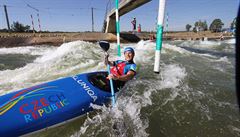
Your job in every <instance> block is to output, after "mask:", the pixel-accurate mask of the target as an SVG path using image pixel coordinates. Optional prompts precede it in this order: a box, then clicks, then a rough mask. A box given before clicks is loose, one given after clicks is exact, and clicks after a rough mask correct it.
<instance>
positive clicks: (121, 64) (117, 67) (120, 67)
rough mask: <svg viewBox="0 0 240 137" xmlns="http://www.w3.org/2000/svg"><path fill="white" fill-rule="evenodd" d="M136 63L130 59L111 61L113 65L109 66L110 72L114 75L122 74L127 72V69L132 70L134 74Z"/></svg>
mask: <svg viewBox="0 0 240 137" xmlns="http://www.w3.org/2000/svg"><path fill="white" fill-rule="evenodd" d="M136 68H137V65H136V64H135V63H134V62H133V61H131V62H128V61H123V60H117V61H115V62H113V67H112V68H111V73H112V74H114V75H116V76H122V75H125V74H127V73H128V72H129V71H133V72H134V73H135V75H136Z"/></svg>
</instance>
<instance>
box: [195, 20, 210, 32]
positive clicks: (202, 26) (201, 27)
mask: <svg viewBox="0 0 240 137" xmlns="http://www.w3.org/2000/svg"><path fill="white" fill-rule="evenodd" d="M194 26H195V27H194V28H195V29H194V30H195V31H207V30H208V25H207V22H206V21H204V22H202V21H201V20H200V21H197V22H195V23H194Z"/></svg>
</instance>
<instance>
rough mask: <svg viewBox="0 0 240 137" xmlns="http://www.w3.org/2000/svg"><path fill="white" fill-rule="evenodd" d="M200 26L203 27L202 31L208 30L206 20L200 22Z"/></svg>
mask: <svg viewBox="0 0 240 137" xmlns="http://www.w3.org/2000/svg"><path fill="white" fill-rule="evenodd" d="M202 27H203V31H207V30H208V25H207V21H206V20H205V21H204V22H202Z"/></svg>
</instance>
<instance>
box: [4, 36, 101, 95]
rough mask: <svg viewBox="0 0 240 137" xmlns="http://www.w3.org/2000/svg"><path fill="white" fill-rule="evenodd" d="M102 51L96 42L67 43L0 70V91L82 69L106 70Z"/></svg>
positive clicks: (82, 70)
mask: <svg viewBox="0 0 240 137" xmlns="http://www.w3.org/2000/svg"><path fill="white" fill-rule="evenodd" d="M93 49H94V50H93ZM99 52H101V49H100V48H99V47H97V45H94V44H92V43H87V42H82V41H76V42H71V43H66V44H63V45H62V46H60V47H58V48H57V49H56V50H53V51H52V52H51V53H49V52H45V53H44V54H43V55H42V56H40V57H39V58H37V59H36V60H35V61H34V62H33V63H30V64H27V65H26V66H24V67H22V68H18V69H15V70H4V71H0V81H1V89H0V94H3V93H7V92H10V91H13V90H17V89H21V88H24V87H29V86H33V85H35V84H39V83H42V82H45V81H50V80H53V79H56V78H59V77H63V76H69V75H73V74H76V73H80V72H89V71H96V70H99V69H100V70H102V69H104V64H103V63H102V60H101V59H102V57H101V53H99Z"/></svg>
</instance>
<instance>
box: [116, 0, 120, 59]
mask: <svg viewBox="0 0 240 137" xmlns="http://www.w3.org/2000/svg"><path fill="white" fill-rule="evenodd" d="M115 2H116V30H117V50H118V52H117V54H118V57H121V48H120V24H119V14H118V0H116V1H115Z"/></svg>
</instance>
